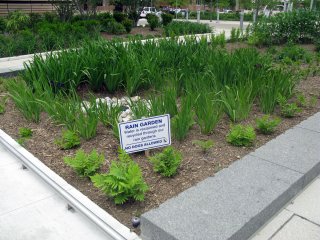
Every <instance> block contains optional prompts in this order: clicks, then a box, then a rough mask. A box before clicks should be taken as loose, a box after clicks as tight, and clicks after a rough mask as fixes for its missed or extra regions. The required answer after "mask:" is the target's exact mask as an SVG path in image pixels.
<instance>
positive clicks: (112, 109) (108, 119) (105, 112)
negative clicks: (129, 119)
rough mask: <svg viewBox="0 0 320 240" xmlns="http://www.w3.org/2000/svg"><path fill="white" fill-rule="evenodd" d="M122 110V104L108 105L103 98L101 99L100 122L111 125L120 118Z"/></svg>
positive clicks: (98, 106) (98, 105)
mask: <svg viewBox="0 0 320 240" xmlns="http://www.w3.org/2000/svg"><path fill="white" fill-rule="evenodd" d="M121 112H122V109H121V106H120V105H118V104H116V105H113V104H112V105H111V104H110V105H108V104H107V103H104V102H102V101H101V100H99V101H98V103H97V114H98V118H99V120H100V122H102V123H103V125H105V126H109V127H111V126H112V125H113V123H114V122H115V121H117V120H118V119H119V115H120V113H121Z"/></svg>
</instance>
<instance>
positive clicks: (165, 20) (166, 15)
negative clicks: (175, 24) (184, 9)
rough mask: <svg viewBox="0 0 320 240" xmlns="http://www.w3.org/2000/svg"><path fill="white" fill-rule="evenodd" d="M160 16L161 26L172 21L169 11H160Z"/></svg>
mask: <svg viewBox="0 0 320 240" xmlns="http://www.w3.org/2000/svg"><path fill="white" fill-rule="evenodd" d="M161 18H162V24H163V26H167V25H168V24H169V23H171V22H172V19H173V16H172V14H169V13H162V14H161Z"/></svg>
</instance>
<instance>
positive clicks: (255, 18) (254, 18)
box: [252, 11, 257, 23]
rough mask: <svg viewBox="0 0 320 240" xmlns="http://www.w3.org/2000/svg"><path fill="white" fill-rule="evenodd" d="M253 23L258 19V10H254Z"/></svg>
mask: <svg viewBox="0 0 320 240" xmlns="http://www.w3.org/2000/svg"><path fill="white" fill-rule="evenodd" d="M252 16H253V23H255V22H256V21H257V14H256V11H253V14H252Z"/></svg>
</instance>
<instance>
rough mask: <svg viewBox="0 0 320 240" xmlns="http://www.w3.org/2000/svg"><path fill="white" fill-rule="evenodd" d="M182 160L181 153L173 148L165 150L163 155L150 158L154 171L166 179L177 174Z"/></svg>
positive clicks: (159, 154)
mask: <svg viewBox="0 0 320 240" xmlns="http://www.w3.org/2000/svg"><path fill="white" fill-rule="evenodd" d="M181 160H182V155H181V153H180V152H178V151H177V150H175V149H174V148H173V147H172V146H170V147H167V148H165V149H164V150H163V151H162V152H161V153H158V154H156V155H154V156H152V157H149V161H150V162H151V163H152V165H153V170H154V171H155V172H157V173H160V174H161V175H163V176H165V177H172V176H173V175H175V174H176V173H177V169H178V168H179V166H180V164H181Z"/></svg>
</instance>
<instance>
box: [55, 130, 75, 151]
mask: <svg viewBox="0 0 320 240" xmlns="http://www.w3.org/2000/svg"><path fill="white" fill-rule="evenodd" d="M55 143H56V144H57V145H58V146H59V147H60V148H61V149H63V150H66V149H71V148H74V147H77V146H79V145H80V137H79V136H78V134H77V133H75V132H73V131H70V130H65V131H62V134H61V138H60V139H57V140H56V141H55Z"/></svg>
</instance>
